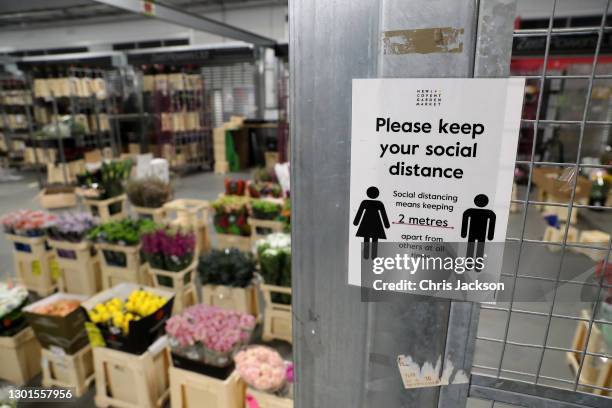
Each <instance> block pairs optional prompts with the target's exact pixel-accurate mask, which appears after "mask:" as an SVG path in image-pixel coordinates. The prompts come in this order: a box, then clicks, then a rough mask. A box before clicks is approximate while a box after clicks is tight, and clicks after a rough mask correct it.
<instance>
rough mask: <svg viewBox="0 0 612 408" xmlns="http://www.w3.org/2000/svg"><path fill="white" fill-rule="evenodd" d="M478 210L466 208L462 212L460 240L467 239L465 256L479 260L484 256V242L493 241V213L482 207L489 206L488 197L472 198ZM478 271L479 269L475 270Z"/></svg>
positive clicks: (482, 195)
mask: <svg viewBox="0 0 612 408" xmlns="http://www.w3.org/2000/svg"><path fill="white" fill-rule="evenodd" d="M474 204H476V207H478V208H468V209H467V210H465V211H464V212H463V220H462V221H461V238H465V237H467V239H468V245H467V252H466V254H465V256H466V257H467V258H479V257H482V256H483V255H484V248H485V242H486V241H487V240H489V241H491V240H493V236H494V235H495V213H494V212H493V211H491V210H487V209H485V208H482V207H486V205H487V204H489V197H487V196H486V195H484V194H478V195H477V196H476V197H474ZM477 270H479V269H477Z"/></svg>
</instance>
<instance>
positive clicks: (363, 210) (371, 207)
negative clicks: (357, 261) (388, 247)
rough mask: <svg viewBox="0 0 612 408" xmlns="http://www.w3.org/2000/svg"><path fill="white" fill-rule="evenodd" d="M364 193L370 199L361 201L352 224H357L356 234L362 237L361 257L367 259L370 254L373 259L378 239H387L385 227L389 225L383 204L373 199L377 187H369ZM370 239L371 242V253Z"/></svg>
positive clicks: (376, 192) (375, 196)
mask: <svg viewBox="0 0 612 408" xmlns="http://www.w3.org/2000/svg"><path fill="white" fill-rule="evenodd" d="M366 194H367V195H368V197H369V198H371V200H363V201H362V202H361V204H360V205H359V210H357V215H355V220H354V221H353V225H355V226H357V225H359V228H358V229H357V234H356V236H358V237H363V259H368V258H369V257H370V255H371V256H372V259H374V258H376V253H377V251H378V240H379V239H387V235H386V234H385V228H389V227H390V225H389V218H387V211H385V205H384V204H383V203H382V202H381V201H378V200H375V198H377V197H378V194H379V191H378V188H376V187H370V188H368V190H367V191H366ZM370 241H371V242H372V251H371V254H370Z"/></svg>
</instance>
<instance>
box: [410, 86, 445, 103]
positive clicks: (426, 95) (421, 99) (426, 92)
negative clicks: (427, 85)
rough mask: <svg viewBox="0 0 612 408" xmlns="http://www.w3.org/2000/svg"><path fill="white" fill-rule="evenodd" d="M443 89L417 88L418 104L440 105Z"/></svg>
mask: <svg viewBox="0 0 612 408" xmlns="http://www.w3.org/2000/svg"><path fill="white" fill-rule="evenodd" d="M441 104H442V91H440V90H439V89H417V90H416V106H440V105H441Z"/></svg>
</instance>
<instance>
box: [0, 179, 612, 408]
mask: <svg viewBox="0 0 612 408" xmlns="http://www.w3.org/2000/svg"><path fill="white" fill-rule="evenodd" d="M237 176H238V175H237ZM244 176H246V177H248V174H244ZM35 180H36V178H35V175H34V174H28V173H26V174H25V177H24V179H23V180H21V181H17V182H4V183H0V214H4V213H6V212H9V211H12V210H15V209H19V208H33V209H35V208H39V206H38V204H37V202H36V200H35V196H36V194H37V193H38V188H37V185H36V182H35ZM223 181H224V177H223V176H218V175H214V174H211V173H200V174H196V175H192V176H187V177H183V178H180V179H177V180H175V184H174V187H175V192H176V197H177V198H198V199H208V200H212V199H215V198H216V197H217V196H218V194H219V193H220V192H222V191H223ZM610 215H611V214H609V213H601V212H592V211H589V210H580V214H579V222H578V225H577V227H578V229H580V230H584V229H602V230H605V231H610V232H612V217H610ZM522 217H523V215H522V213H521V212H519V213H513V214H511V215H510V219H509V225H508V236H509V237H519V236H520V233H521V229H522V219H523V218H522ZM544 228H545V223H544V221H543V219H542V217H541V213H540V212H539V211H537V210H536V209H535V208H530V209H529V210H528V213H527V222H526V228H525V237H526V238H529V239H542V236H543V232H544ZM560 256H561V255H560V253H559V252H551V251H550V250H549V249H548V248H547V247H546V246H545V245H541V244H528V243H526V244H525V245H524V247H523V252H522V256H521V262H520V265H519V274H529V275H536V276H541V277H551V278H555V277H556V276H557V273H558V272H559V262H560ZM510 258H511V257H510ZM12 262H13V261H12V255H11V247H10V246H9V245H8V243H7V242H6V241H5V240H3V239H0V275H1V278H2V279H5V278H6V277H9V276H12V275H13V263H12ZM504 265H505V266H504V268H505V270H504V272H508V273H513V272H514V266H515V264H514V263H513V262H505V263H504ZM593 266H594V262H593V261H591V260H590V259H589V258H587V257H586V256H584V255H581V254H575V253H571V252H568V253H566V255H565V258H564V262H563V267H562V268H561V277H562V278H564V279H568V278H570V277H571V278H572V279H576V280H580V279H587V278H588V277H589V276H590V275H592V268H593ZM528 287H529V288H530V290H532V291H536V292H537V291H538V290H539V291H541V293H542V294H543V297H544V298H543V299H542V300H541V301H530V302H515V303H514V306H513V307H514V308H515V309H522V310H531V311H540V312H545V313H548V312H549V310H550V308H551V306H552V304H551V302H550V298H549V300H548V301H546V300H545V298H546V295H545V293H547V292H548V289H550V288H547V287H546V286H545V284H544V283H542V282H541V281H531V282H530V283H529V284H528ZM517 290H518V289H517ZM580 291H581V287H580V285H574V286H572V287H564V288H563V290H562V291H561V290H560V291H559V295H558V296H557V301H556V302H555V304H554V309H553V310H554V313H559V314H564V315H569V316H578V315H579V313H580V311H581V309H584V308H588V307H590V303H588V302H580V301H579V299H580ZM517 294H518V293H517ZM499 306H505V305H504V304H500V305H499ZM507 318H508V317H507V312H505V311H493V310H482V311H481V315H480V324H479V328H478V335H479V336H481V337H487V338H498V339H500V338H503V335H504V331H505V327H506V321H507ZM547 320H548V319H547V318H546V317H545V316H532V315H525V314H519V313H512V315H511V321H510V326H509V331H508V339H509V340H512V341H516V342H520V343H528V344H537V345H542V344H544V343H546V344H547V345H550V346H557V347H568V348H569V347H571V342H572V338H573V335H574V331H575V328H576V321H574V320H568V319H562V318H553V319H552V321H551V325H550V331H549V334H548V336H547V338H546V339H545V338H544V337H545V336H544V335H545V329H546V325H547ZM501 348H502V346H501V344H499V343H495V342H490V341H483V340H479V341H478V342H477V345H476V355H475V364H477V365H483V366H489V367H498V365H499V361H500V357H501ZM540 353H541V350H539V349H534V348H529V347H518V346H511V345H508V346H507V347H506V352H505V354H504V359H503V363H502V369H503V370H513V371H522V372H526V373H527V374H526V375H519V374H512V373H509V372H507V371H506V372H504V373H503V376H504V377H507V378H515V379H518V380H523V381H528V382H532V381H533V380H534V374H535V372H536V369H537V365H538V363H539V360H540V355H541V354H540ZM474 371H475V372H481V373H484V374H495V371H493V370H483V369H475V370H474ZM541 372H542V375H544V376H550V377H555V378H560V379H566V380H573V378H574V375H573V373H572V371H571V370H570V369H569V367H568V364H567V363H566V359H565V353H564V352H558V351H552V350H547V351H546V353H545V355H544V359H543V362H542V371H541ZM540 383H542V384H549V385H554V386H557V387H568V385H567V384H565V383H563V382H559V381H552V380H545V379H540ZM37 384H39V379H36V380H35V381H34V382H33V383H32V385H37ZM482 404H485V405H482ZM22 406H27V405H25V404H24V405H22ZM29 406H35V405H29ZM45 406H49V407H51V406H54V405H53V404H46V405H45ZM57 406H61V405H57ZM71 406H81V407H90V406H94V404H93V390H91V391H90V392H89V393H88V394H87V395H86V396H84V397H83V398H81V399H80V400H79V401H78V403H77V404H75V405H71ZM469 406H470V407H473V408H480V407H484V406H487V407H490V403H489V402H485V403H483V402H482V401H477V400H471V401H470V404H469ZM496 407H503V405H501V404H497V405H496Z"/></svg>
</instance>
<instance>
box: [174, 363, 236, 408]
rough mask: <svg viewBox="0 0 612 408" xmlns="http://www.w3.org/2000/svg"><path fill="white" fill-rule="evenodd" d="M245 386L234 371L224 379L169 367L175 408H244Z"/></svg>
mask: <svg viewBox="0 0 612 408" xmlns="http://www.w3.org/2000/svg"><path fill="white" fill-rule="evenodd" d="M244 391H245V385H244V383H243V382H242V380H241V379H240V376H239V375H238V373H237V372H236V371H234V372H233V373H232V374H230V376H229V377H228V378H226V379H225V380H219V379H217V378H213V377H208V376H206V375H203V374H199V373H196V372H193V371H187V370H183V369H181V368H177V367H170V406H171V407H172V408H199V407H206V408H244Z"/></svg>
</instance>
